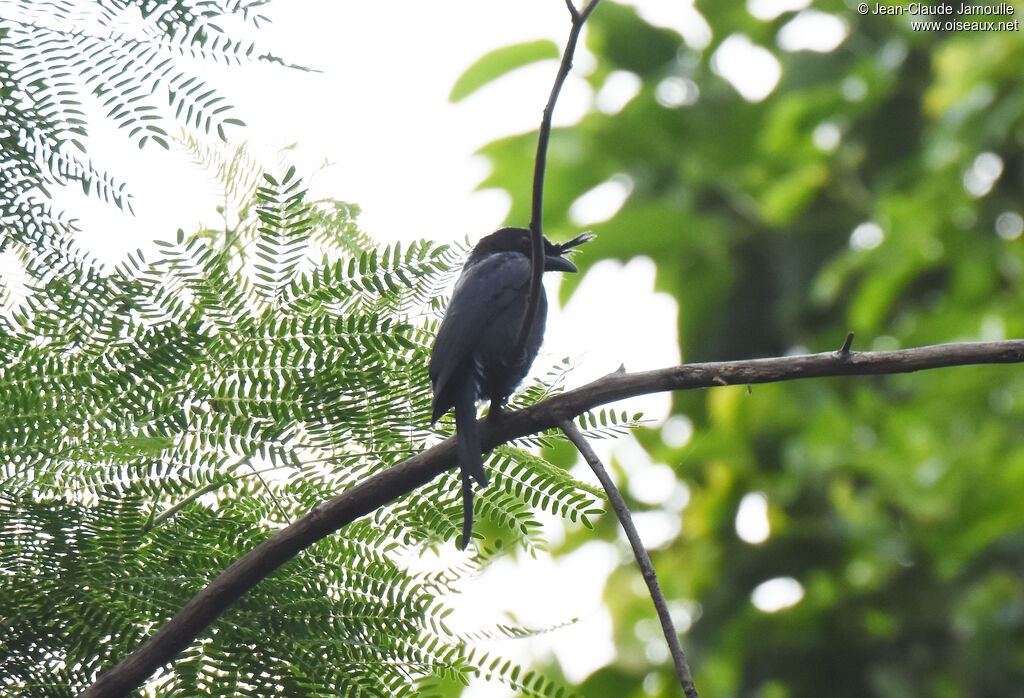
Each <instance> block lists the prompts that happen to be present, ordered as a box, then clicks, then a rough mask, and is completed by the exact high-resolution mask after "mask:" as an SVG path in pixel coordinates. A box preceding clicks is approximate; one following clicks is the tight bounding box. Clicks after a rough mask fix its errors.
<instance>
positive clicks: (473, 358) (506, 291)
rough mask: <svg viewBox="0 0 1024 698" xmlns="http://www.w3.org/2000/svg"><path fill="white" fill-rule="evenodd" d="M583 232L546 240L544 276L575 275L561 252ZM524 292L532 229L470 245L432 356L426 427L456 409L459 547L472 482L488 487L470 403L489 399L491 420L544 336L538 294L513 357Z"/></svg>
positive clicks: (468, 526)
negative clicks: (559, 241)
mask: <svg viewBox="0 0 1024 698" xmlns="http://www.w3.org/2000/svg"><path fill="white" fill-rule="evenodd" d="M592 238H593V235H592V234H590V233H584V234H582V235H578V236H576V237H575V238H573V239H572V240H569V241H568V242H564V243H562V244H555V243H552V242H551V241H550V240H548V239H547V238H544V240H543V243H544V259H543V262H544V271H569V272H575V271H578V270H577V269H576V266H575V265H574V264H573V263H572V262H570V261H569V260H568V259H567V258H566V257H564V256H563V255H564V254H565V252H567V251H568V250H570V249H571V248H573V247H576V246H577V245H581V244H583V243H584V242H587V241H588V240H590V239H592ZM529 289H530V231H529V230H526V229H525V228H502V229H501V230H498V231H497V232H494V233H491V234H490V235H488V236H487V237H485V238H484V239H482V240H481V241H480V242H478V243H477V244H476V247H474V248H473V251H472V252H470V255H469V259H468V260H467V261H466V264H465V266H464V267H463V268H462V274H461V275H460V276H459V279H458V281H456V283H455V290H454V292H453V293H452V299H451V302H449V303H448V310H447V312H446V313H445V316H444V320H442V321H441V327H440V329H438V331H437V338H436V339H435V340H434V348H433V350H432V351H431V353H430V382H431V384H432V385H433V387H434V408H433V413H432V415H431V424H433V423H434V422H436V421H437V419H438V418H439V417H440V416H441V415H443V414H444V413H445V412H447V411H448V410H449V409H450V408H452V407H454V408H455V433H456V441H457V446H458V449H457V450H458V457H459V466H460V467H461V469H462V505H463V524H462V546H461V547H462V548H463V549H465V547H466V545H467V544H468V542H469V537H470V534H471V533H472V531H473V483H472V480H471V479H470V478H472V479H475V480H476V481H477V483H479V485H480V486H481V487H486V486H487V473H485V472H484V464H483V458H482V457H481V455H480V436H479V434H478V433H477V425H476V402H477V400H480V399H487V400H490V402H491V411H490V415H492V416H496V415H498V413H499V412H500V411H501V408H502V406H503V405H504V404H505V401H506V400H508V396H509V395H511V394H512V392H513V391H514V390H515V389H516V386H518V385H519V383H520V381H522V380H523V378H524V377H525V376H526V373H527V371H529V370H530V366H531V365H532V364H533V360H534V359H536V358H537V352H538V351H540V344H541V341H542V340H543V338H544V324H545V322H546V320H547V314H548V302H547V297H546V295H545V293H544V288H543V287H541V289H540V298H539V299H538V304H537V314H536V315H535V316H534V318H533V324H532V325H531V326H530V330H529V334H528V335H527V339H526V346H525V347H524V348H523V350H522V353H520V354H519V355H517V356H511V355H510V353H511V352H512V350H513V348H514V347H513V346H512V345H513V344H514V343H515V340H516V335H517V334H518V332H519V326H520V324H521V323H522V320H523V314H524V313H525V312H526V301H527V296H528V295H529Z"/></svg>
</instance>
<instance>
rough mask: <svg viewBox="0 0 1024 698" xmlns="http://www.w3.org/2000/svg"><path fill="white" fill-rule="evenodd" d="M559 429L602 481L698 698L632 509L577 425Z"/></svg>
mask: <svg viewBox="0 0 1024 698" xmlns="http://www.w3.org/2000/svg"><path fill="white" fill-rule="evenodd" d="M559 427H560V428H561V429H562V431H563V432H564V433H565V435H566V436H567V437H569V441H571V442H572V444H573V446H575V447H576V450H577V451H579V452H580V455H582V456H583V459H584V460H585V461H587V464H588V465H589V466H590V469H591V470H593V471H594V474H595V475H597V479H598V480H600V482H601V486H602V487H604V491H605V493H606V494H607V495H608V502H609V503H610V504H611V505H612V511H614V512H615V515H616V516H617V517H618V518H619V523H620V524H621V525H622V530H623V531H624V532H625V534H626V539H627V540H628V541H629V545H630V547H631V548H633V557H635V558H636V565H637V567H639V568H640V574H641V575H643V578H644V582H646V583H647V590H648V591H649V592H650V594H651V601H652V602H653V603H654V608H655V610H656V611H657V612H658V620H659V621H661V631H662V632H663V633H664V634H665V642H667V643H668V651H669V654H670V655H672V663H673V664H674V665H675V667H676V677H677V678H678V679H679V685H680V686H682V687H683V693H684V694H686V698H697V687H696V686H694V685H693V675H692V674H690V663H689V662H687V661H686V653H685V652H683V647H682V645H680V644H679V634H678V633H677V632H676V628H675V626H674V625H673V624H672V614H671V613H669V610H668V602H667V601H665V594H663V593H662V591H661V585H660V584H658V575H657V574H656V573H655V572H654V565H653V564H652V563H651V557H650V555H648V554H647V549H646V548H644V544H643V541H641V540H640V534H639V533H637V531H636V526H634V525H633V517H632V516H631V515H630V513H629V507H628V506H626V500H624V499H623V498H622V494H621V493H619V488H618V487H616V486H615V481H614V480H612V478H611V476H610V475H609V474H608V471H607V470H606V469H605V467H604V464H603V463H601V459H600V458H598V457H597V454H596V453H594V449H592V448H591V447H590V444H589V443H587V440H586V438H585V437H584V436H583V434H582V433H581V432H580V430H579V427H577V426H576V423H575V422H574V421H573V420H571V419H565V420H563V421H562V422H561V423H560V424H559Z"/></svg>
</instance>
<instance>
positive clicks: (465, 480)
mask: <svg viewBox="0 0 1024 698" xmlns="http://www.w3.org/2000/svg"><path fill="white" fill-rule="evenodd" d="M472 536H473V481H472V480H471V479H470V478H469V473H467V472H466V469H465V468H462V542H461V543H460V544H459V550H465V549H466V546H467V545H469V539H470V538H471V537H472Z"/></svg>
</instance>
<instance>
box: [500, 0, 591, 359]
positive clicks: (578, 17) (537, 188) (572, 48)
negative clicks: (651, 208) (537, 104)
mask: <svg viewBox="0 0 1024 698" xmlns="http://www.w3.org/2000/svg"><path fill="white" fill-rule="evenodd" d="M598 2H600V0H590V2H589V3H588V4H587V6H586V7H585V8H584V9H583V11H582V12H580V11H578V10H577V9H576V8H575V7H574V6H573V4H572V0H566V3H565V4H566V6H567V7H568V8H569V14H570V15H571V16H572V28H571V29H570V30H569V39H568V40H567V41H566V43H565V49H563V51H562V62H561V63H560V64H559V66H558V73H557V75H555V82H554V84H553V85H552V86H551V94H549V95H548V103H547V105H545V107H544V114H543V116H542V117H541V121H540V129H539V130H538V131H537V157H536V158H535V159H534V161H533V202H532V207H531V210H530V265H531V267H530V268H531V276H530V290H529V295H528V296H527V298H526V311H525V312H524V313H523V320H522V322H521V323H520V324H519V332H518V333H517V334H516V341H515V342H513V343H512V353H511V354H510V356H511V357H513V360H514V357H517V356H519V355H520V354H522V353H523V349H524V348H525V347H526V338H527V335H529V334H530V326H531V325H533V319H534V318H535V317H536V316H537V305H538V304H539V303H540V280H541V277H542V276H543V275H544V261H543V260H544V243H543V238H544V226H543V220H542V219H543V217H544V171H545V170H546V169H547V162H548V142H549V141H550V140H551V116H552V114H554V112H555V103H556V102H557V101H558V95H559V93H560V92H561V91H562V85H564V84H565V79H566V78H567V77H569V71H570V70H572V58H573V55H574V54H575V53H576V43H577V42H578V41H579V38H580V31H582V29H583V25H584V23H585V22H586V21H587V18H588V17H590V14H591V13H592V12H593V11H594V9H595V8H596V7H597V3H598Z"/></svg>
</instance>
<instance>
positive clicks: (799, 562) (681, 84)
mask: <svg viewBox="0 0 1024 698" xmlns="http://www.w3.org/2000/svg"><path fill="white" fill-rule="evenodd" d="M809 5H810V3H805V2H798V3H791V4H786V5H785V7H783V6H782V5H777V4H776V5H772V6H771V7H769V6H768V4H761V3H748V4H747V5H746V6H744V5H743V4H742V3H737V2H699V3H697V5H696V9H697V11H698V12H700V14H701V15H702V16H703V18H704V19H705V20H706V22H707V26H708V28H709V29H710V32H709V34H708V35H707V36H705V37H700V36H699V34H700V32H699V31H696V32H695V34H697V35H698V37H697V39H696V40H695V39H692V38H691V40H690V41H689V42H688V41H685V40H683V39H682V37H680V35H678V34H677V33H675V32H674V31H672V30H669V29H665V28H660V27H657V26H652V25H651V24H650V23H648V22H646V21H644V20H643V19H642V18H641V17H639V16H638V15H637V13H636V12H635V11H634V10H633V9H631V8H629V7H626V6H623V5H618V4H614V3H608V4H607V5H602V6H601V7H600V8H599V10H598V11H597V12H596V13H595V15H594V16H593V17H592V19H591V24H590V26H589V33H588V38H587V46H588V48H589V49H590V50H591V51H593V52H594V53H595V55H596V58H597V67H596V69H595V70H594V71H593V73H591V74H590V75H589V76H588V77H587V80H588V81H589V82H590V84H591V85H592V87H593V88H594V89H595V90H597V91H600V90H601V89H602V87H603V86H605V85H606V84H608V83H610V82H611V81H619V82H625V83H632V84H635V85H636V94H635V96H634V97H633V98H632V99H631V100H630V101H629V102H628V103H627V104H626V105H625V106H624V107H622V108H621V111H614V113H603V112H601V111H599V110H597V109H595V110H593V111H592V112H591V113H589V114H587V115H586V116H585V117H584V118H583V119H582V121H581V122H580V123H579V124H578V125H575V126H572V127H571V128H564V129H560V130H556V132H555V133H554V135H553V139H552V146H551V152H552V155H551V160H550V166H549V175H548V184H547V197H546V219H545V221H546V230H547V231H548V232H549V234H551V235H552V236H554V237H562V236H565V235H568V234H570V233H574V232H576V231H577V230H578V227H579V226H578V225H577V224H576V223H574V222H573V220H572V218H571V216H570V210H571V206H572V204H573V202H574V201H576V200H577V199H578V198H579V197H581V196H582V195H583V194H585V193H586V192H588V191H589V190H591V189H593V188H595V187H598V186H601V185H602V184H606V183H609V182H611V183H612V184H613V185H615V186H617V187H618V189H619V190H620V191H622V190H625V191H628V197H627V198H626V200H625V203H624V204H623V206H622V207H621V209H620V210H618V212H617V213H615V215H614V216H612V217H611V218H610V219H608V220H606V221H603V222H600V223H597V224H595V225H593V226H590V227H592V229H593V230H594V232H596V233H597V234H598V238H597V240H596V241H595V242H594V243H592V245H591V247H590V248H589V249H588V250H587V252H588V254H587V255H586V258H585V259H582V260H581V261H582V263H583V264H585V265H586V264H593V263H594V262H596V261H597V260H598V259H600V258H602V257H610V258H615V259H620V260H628V259H630V258H632V257H634V256H636V255H647V256H649V257H650V258H652V259H653V260H654V261H655V262H656V264H657V282H656V287H657V289H658V290H661V291H664V292H667V293H670V294H672V295H673V296H674V297H675V298H676V299H677V301H678V303H679V328H678V329H679V343H680V346H681V348H682V351H683V356H684V360H686V361H703V360H722V359H732V358H747V357H756V356H767V355H778V354H782V353H786V352H791V351H807V350H810V351H827V350H832V349H837V348H838V347H839V346H840V345H841V344H842V343H843V338H844V337H845V335H846V333H847V332H849V331H853V332H855V333H856V335H857V341H856V342H855V347H856V346H860V347H861V348H890V347H906V346H914V345H920V344H928V343H932V342H941V341H953V340H972V339H999V338H1004V337H1017V336H1020V335H1021V333H1022V331H1024V322H1022V319H1021V314H1020V308H1021V301H1022V299H1024V295H1022V283H1021V271H1022V265H1021V260H1022V256H1024V251H1022V248H1021V240H1020V235H1021V232H1022V228H1024V220H1022V217H1021V214H1022V208H1021V206H1022V204H1021V201H1022V194H1024V161H1022V158H1021V153H1022V145H1024V86H1022V84H1021V82H1020V78H1019V66H1020V65H1021V64H1022V60H1024V42H1022V41H1021V34H1020V31H1019V30H1018V31H1002V32H950V31H913V30H912V28H911V25H910V23H909V21H908V18H907V17H895V18H894V17H882V16H875V15H870V14H869V15H866V16H862V15H859V14H857V13H855V12H854V11H853V9H852V7H848V6H847V5H846V4H844V3H839V2H814V3H813V7H809ZM805 8H806V9H805ZM753 13H757V14H758V15H759V16H757V17H755V16H754V14H753ZM1020 14H1021V10H1020V8H1019V7H1018V8H1017V10H1016V14H1015V15H1013V16H1011V17H1001V18H999V19H1010V20H1013V19H1019V18H1020ZM910 19H921V18H919V17H918V18H910ZM923 19H928V18H927V17H924V18H923ZM798 27H800V28H801V29H802V32H803V33H802V34H799V35H800V36H801V37H802V38H801V40H800V41H802V42H810V43H811V44H812V45H813V44H815V43H818V44H819V46H818V50H796V49H797V48H798V47H799V46H800V45H801V43H800V42H798V41H796V40H795V39H794V30H795V29H796V28H798ZM833 35H837V38H836V40H835V41H834V42H832V43H833V44H834V45H833V46H829V45H828V44H829V37H830V36H833ZM705 39H706V40H707V45H706V46H702V45H700V42H701V41H704V40H705ZM821 41H824V42H825V44H826V45H825V46H820V42H821ZM737 46H748V47H749V46H754V47H761V48H762V49H764V50H765V51H767V52H769V53H761V54H758V53H752V54H750V55H749V56H748V58H747V62H746V63H745V64H744V65H743V67H742V71H740V73H741V74H739V75H735V73H733V74H729V73H728V70H727V68H726V66H727V59H728V57H729V55H730V51H734V50H735V49H736V47H737ZM786 47H790V48H789V49H788V50H787V48H786ZM774 62H777V64H778V66H779V68H780V77H779V79H778V84H777V85H776V86H775V88H774V89H773V90H771V92H770V94H768V95H767V96H765V97H764V98H763V99H761V100H760V101H748V100H747V99H744V98H743V97H741V96H740V94H739V93H738V91H737V89H735V88H734V87H733V85H731V84H730V83H729V82H728V81H727V80H726V79H724V78H723V77H722V75H721V74H719V73H726V74H729V77H732V78H733V79H736V80H737V81H738V82H739V81H740V80H742V79H743V78H749V77H750V75H751V74H755V75H756V74H758V73H761V72H762V71H763V69H764V68H765V66H766V65H767V66H768V67H769V68H770V66H771V65H772V64H773V63H774ZM768 72H769V73H770V70H769V71H768ZM623 73H625V74H626V75H627V79H625V80H624V79H623ZM743 73H745V74H743ZM769 85H770V82H769ZM533 143H534V136H533V134H524V135H523V136H516V137H511V138H506V139H502V140H500V141H496V142H494V143H492V144H490V145H489V146H487V147H486V148H484V149H483V151H482V152H483V154H485V155H486V156H487V157H488V158H489V159H490V160H491V162H492V163H493V165H494V170H493V173H492V174H491V175H490V176H489V177H488V179H487V180H486V182H485V183H484V184H483V186H484V187H500V188H502V189H504V190H506V191H508V192H509V193H510V194H511V195H512V197H513V206H512V212H511V214H510V215H509V220H510V221H522V220H526V219H527V218H528V211H529V191H528V186H529V184H528V183H529V176H528V172H529V168H530V167H531V166H532V156H533V150H532V149H533ZM615 186H613V187H612V188H613V190H614V188H615ZM567 282H568V284H567V285H566V286H565V287H564V289H565V294H569V293H572V287H571V284H572V283H573V280H572V279H567ZM601 321H602V322H614V318H602V319H601ZM627 367H628V359H627ZM1022 382H1024V381H1022V377H1021V375H1020V371H1019V370H1017V369H1014V368H1009V369H1007V370H1003V369H999V368H995V369H993V368H970V369H955V370H951V371H941V372H933V373H929V374H920V375H909V376H889V377H882V378H872V379H862V378H858V379H850V380H847V379H836V380H820V381H806V382H800V383H792V384H781V385H771V386H759V387H757V388H755V389H754V390H753V392H752V394H746V393H745V391H744V389H742V388H738V387H737V388H722V389H720V390H717V389H716V390H711V391H705V392H700V393H690V392H686V393H678V394H676V395H675V396H674V403H673V412H674V413H676V414H680V415H685V416H686V417H687V418H689V419H690V420H692V423H693V429H694V434H693V438H692V439H691V440H689V442H688V443H686V444H685V445H682V446H672V445H669V444H671V443H674V442H675V440H674V439H673V438H665V439H663V438H662V435H661V434H660V433H659V429H658V428H645V429H641V430H640V431H638V432H637V437H638V438H639V440H640V441H641V443H642V444H643V445H644V447H645V448H646V450H647V453H648V454H649V456H650V458H651V459H652V460H653V461H654V462H657V463H666V464H668V465H670V466H671V467H672V468H673V469H674V471H675V473H676V476H677V478H678V479H679V480H680V481H681V482H683V483H685V485H686V486H687V487H688V489H689V492H690V497H691V498H690V501H689V504H688V506H686V508H685V509H684V510H683V511H682V513H681V523H682V526H681V530H680V532H679V534H678V536H676V537H675V538H674V539H673V540H671V541H669V542H667V543H666V544H665V545H664V546H662V548H661V549H660V550H659V551H657V553H656V554H655V555H654V562H655V566H656V567H657V569H658V570H659V574H660V576H661V578H662V580H663V586H664V587H665V588H666V593H667V594H668V595H669V597H670V598H675V599H677V600H678V601H679V603H680V609H681V614H680V615H681V617H682V618H683V619H684V621H688V622H691V623H692V625H691V626H690V628H689V631H688V633H687V635H686V638H685V640H686V642H685V643H684V645H685V646H687V647H688V650H689V653H690V659H691V662H692V664H693V666H694V672H695V677H696V679H697V685H698V688H700V689H701V691H702V693H704V694H706V695H711V696H731V695H737V696H738V695H742V696H772V697H775V696H816V695H824V694H828V695H850V696H865V695H877V696H892V697H898V696H922V695H944V696H957V695H975V696H1005V695H1015V694H1017V693H1019V691H1020V686H1021V681H1022V680H1024V507H1021V506H1020V498H1021V493H1022V492H1024V430H1022V429H1021V416H1022V413H1024V402H1022V400H1021V398H1020V395H1021V388H1022ZM546 454H547V455H548V456H549V457H551V459H552V460H553V461H554V462H557V463H569V462H571V460H572V459H573V458H574V456H573V455H572V454H570V453H569V451H567V450H550V451H547V452H546ZM751 493H758V495H760V496H758V497H757V498H756V499H755V501H761V502H762V503H763V502H766V503H767V519H768V522H769V524H770V536H769V537H768V539H767V540H766V541H764V542H763V543H760V544H751V543H747V542H744V541H743V540H741V539H740V538H739V536H738V535H737V530H736V519H737V512H738V510H739V508H740V504H741V502H743V501H744V497H745V496H747V495H748V494H751ZM749 501H750V500H749V499H748V502H749ZM632 505H633V506H634V507H635V508H636V509H639V510H641V511H642V510H645V509H650V508H651V505H650V504H649V503H647V504H644V503H641V502H632ZM599 533H600V535H602V536H605V537H607V538H615V537H616V536H617V532H616V528H615V526H614V523H613V521H611V520H609V519H608V518H603V519H602V520H601V526H600V527H599ZM593 535H594V534H593V532H591V531H581V532H579V533H578V534H576V535H573V536H571V537H570V538H569V539H568V540H567V542H566V544H565V546H564V547H563V548H562V549H561V551H560V552H566V551H568V550H571V549H572V548H573V547H575V546H578V545H580V544H581V543H582V542H584V541H586V540H590V539H591V538H592V537H593ZM634 575H635V572H634V571H633V570H632V569H631V568H630V566H629V565H625V566H624V567H623V568H621V569H620V571H619V572H618V573H616V574H615V575H613V576H612V578H611V580H610V581H609V583H608V588H607V591H606V599H607V601H608V603H609V604H610V605H611V606H612V607H613V608H614V616H615V623H616V631H615V638H616V646H617V649H618V658H617V660H616V661H615V662H614V663H613V664H612V665H611V666H609V667H607V668H606V669H604V670H601V671H599V672H597V673H596V674H595V675H593V676H592V677H591V678H590V679H589V680H588V681H587V682H586V683H585V684H584V685H583V686H582V687H581V692H582V693H583V694H584V695H587V696H591V697H595V696H597V697H599V696H623V695H630V696H632V695H636V696H640V695H647V694H654V695H660V694H667V693H669V692H670V688H669V687H670V686H671V684H672V675H671V671H670V668H669V667H667V666H666V665H665V663H664V662H663V661H662V662H652V661H651V658H652V657H654V658H658V659H660V658H661V657H663V656H664V655H663V652H662V651H661V650H660V649H659V645H660V643H661V642H662V641H661V639H660V638H659V637H658V636H657V634H656V633H655V634H653V635H652V634H651V633H650V632H649V629H650V625H649V621H648V620H646V619H648V618H650V617H651V613H650V611H649V608H648V601H647V599H646V597H645V595H644V594H643V593H642V592H641V591H640V590H639V589H638V588H637V587H636V586H635V585H633V584H631V583H630V579H631V578H632V577H633V576H634ZM778 578H783V579H785V578H792V579H795V580H796V581H797V582H798V583H799V585H800V587H801V588H802V593H803V597H802V599H801V600H800V601H799V603H797V604H795V605H793V606H792V607H790V608H786V609H784V610H780V611H778V612H774V613H769V612H765V611H762V610H759V609H758V608H756V607H755V606H754V605H753V604H752V603H751V594H752V592H753V590H754V589H755V588H757V587H758V586H759V585H760V584H762V583H764V582H766V581H769V580H774V579H778ZM787 581H788V580H787Z"/></svg>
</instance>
